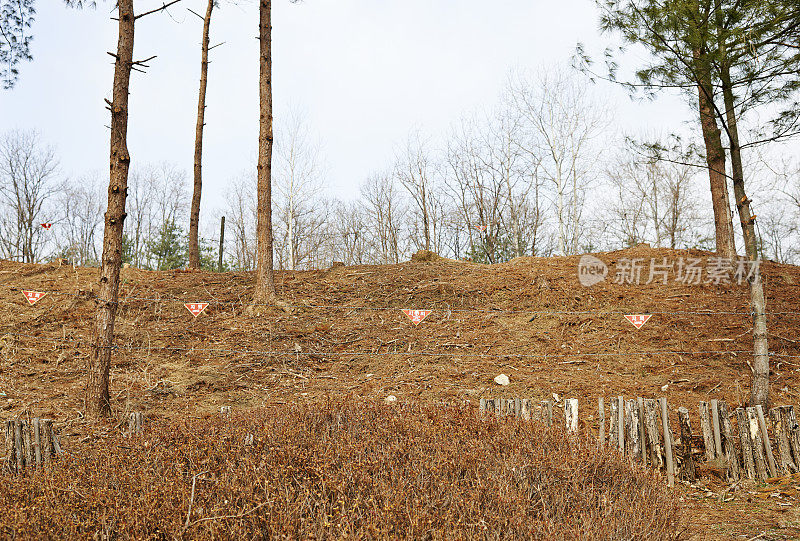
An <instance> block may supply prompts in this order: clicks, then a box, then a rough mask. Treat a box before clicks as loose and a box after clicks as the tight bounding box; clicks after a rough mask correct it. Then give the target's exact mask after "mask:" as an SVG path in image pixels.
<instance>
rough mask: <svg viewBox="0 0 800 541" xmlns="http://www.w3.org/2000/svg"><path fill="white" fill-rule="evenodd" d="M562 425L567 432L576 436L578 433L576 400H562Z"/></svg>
mask: <svg viewBox="0 0 800 541" xmlns="http://www.w3.org/2000/svg"><path fill="white" fill-rule="evenodd" d="M564 423H565V424H566V426H567V432H570V433H573V434H576V433H577V432H578V399H577V398H567V399H565V400H564Z"/></svg>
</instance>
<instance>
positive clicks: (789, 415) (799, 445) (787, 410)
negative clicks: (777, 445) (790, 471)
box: [781, 406, 800, 470]
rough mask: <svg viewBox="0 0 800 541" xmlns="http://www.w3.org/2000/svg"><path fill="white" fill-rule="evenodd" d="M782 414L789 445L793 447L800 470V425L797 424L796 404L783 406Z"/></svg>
mask: <svg viewBox="0 0 800 541" xmlns="http://www.w3.org/2000/svg"><path fill="white" fill-rule="evenodd" d="M781 416H782V418H783V422H784V426H786V432H787V435H788V436H789V447H791V449H792V457H793V458H794V464H795V466H797V469H798V470H800V426H798V425H797V419H796V418H795V415H794V406H783V407H782V408H781Z"/></svg>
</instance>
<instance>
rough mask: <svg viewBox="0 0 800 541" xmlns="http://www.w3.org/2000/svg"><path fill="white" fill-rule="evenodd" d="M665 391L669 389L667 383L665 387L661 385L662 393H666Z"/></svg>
mask: <svg viewBox="0 0 800 541" xmlns="http://www.w3.org/2000/svg"><path fill="white" fill-rule="evenodd" d="M667 389H669V383H667V384H666V385H662V387H661V391H662V392H667Z"/></svg>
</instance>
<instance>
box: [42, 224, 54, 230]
mask: <svg viewBox="0 0 800 541" xmlns="http://www.w3.org/2000/svg"><path fill="white" fill-rule="evenodd" d="M41 226H42V227H44V228H45V230H47V231H50V228H51V227H53V224H51V223H43V224H41Z"/></svg>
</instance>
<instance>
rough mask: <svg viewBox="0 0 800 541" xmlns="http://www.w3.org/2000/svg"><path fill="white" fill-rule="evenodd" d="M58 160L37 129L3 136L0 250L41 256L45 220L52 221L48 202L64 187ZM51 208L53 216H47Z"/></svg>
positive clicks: (23, 257)
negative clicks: (59, 173)
mask: <svg viewBox="0 0 800 541" xmlns="http://www.w3.org/2000/svg"><path fill="white" fill-rule="evenodd" d="M57 174H58V160H57V159H56V155H55V150H54V149H53V148H52V147H48V146H46V145H43V144H42V142H41V139H40V136H39V134H38V133H37V132H35V131H10V132H8V133H6V134H5V135H4V136H3V137H2V138H0V205H2V206H3V207H5V212H3V215H4V219H3V220H2V222H0V232H1V233H2V238H0V253H2V254H3V255H4V257H7V258H9V259H17V260H18V261H24V262H25V263H35V262H36V261H38V260H39V258H40V257H41V256H42V254H41V248H42V246H43V244H44V242H43V241H44V237H43V232H44V230H43V228H42V226H41V225H40V224H41V223H42V222H51V221H53V216H52V209H48V203H49V202H50V201H51V199H52V198H53V197H54V196H55V195H56V194H57V193H59V191H60V190H61V183H60V181H59V180H58V177H57ZM45 212H50V214H51V215H50V216H45Z"/></svg>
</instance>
